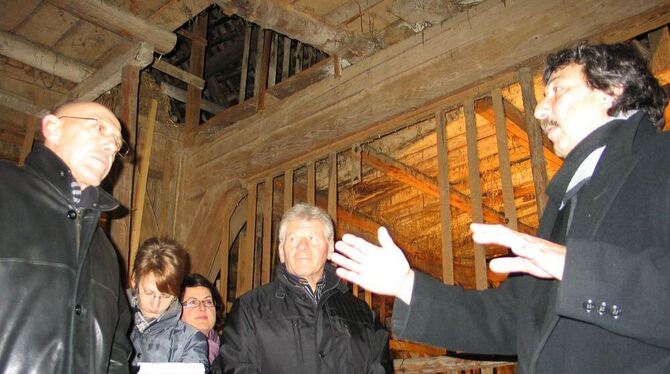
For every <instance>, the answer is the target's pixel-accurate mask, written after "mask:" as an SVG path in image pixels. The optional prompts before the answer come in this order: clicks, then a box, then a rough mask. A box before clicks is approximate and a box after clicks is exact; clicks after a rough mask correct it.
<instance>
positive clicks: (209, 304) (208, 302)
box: [181, 299, 214, 308]
mask: <svg viewBox="0 0 670 374" xmlns="http://www.w3.org/2000/svg"><path fill="white" fill-rule="evenodd" d="M201 304H202V306H204V307H205V308H214V300H212V299H205V300H198V299H188V300H186V301H184V302H183V303H181V306H183V307H184V308H199V307H200V305H201Z"/></svg>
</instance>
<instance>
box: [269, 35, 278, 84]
mask: <svg viewBox="0 0 670 374" xmlns="http://www.w3.org/2000/svg"><path fill="white" fill-rule="evenodd" d="M270 32H272V31H270ZM277 40H278V35H277V33H274V32H272V46H271V48H270V67H269V70H268V85H267V86H268V88H270V87H272V86H274V85H275V83H276V82H277V46H278V41H277Z"/></svg>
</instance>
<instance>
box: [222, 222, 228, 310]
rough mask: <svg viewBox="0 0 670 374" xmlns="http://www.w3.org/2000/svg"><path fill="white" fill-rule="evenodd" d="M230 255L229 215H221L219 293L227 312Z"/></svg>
mask: <svg viewBox="0 0 670 374" xmlns="http://www.w3.org/2000/svg"><path fill="white" fill-rule="evenodd" d="M229 257H230V217H223V228H222V230H221V243H220V244H219V264H220V270H219V277H220V283H219V294H220V295H221V300H223V307H224V308H225V309H226V312H228V302H227V301H228V258H229Z"/></svg>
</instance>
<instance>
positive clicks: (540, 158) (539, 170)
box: [519, 68, 547, 216]
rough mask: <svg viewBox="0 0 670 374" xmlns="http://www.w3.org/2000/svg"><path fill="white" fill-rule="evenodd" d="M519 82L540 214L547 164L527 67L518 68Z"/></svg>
mask: <svg viewBox="0 0 670 374" xmlns="http://www.w3.org/2000/svg"><path fill="white" fill-rule="evenodd" d="M519 83H520V84H521V96H522V98H523V107H524V112H525V115H526V130H527V131H528V143H529V146H530V166H531V169H532V170H533V184H534V185H535V203H536V204H537V215H538V216H542V212H544V207H545V206H546V205H547V195H545V193H544V191H545V189H546V187H547V164H546V162H545V161H544V153H543V151H542V131H541V130H540V126H539V125H538V123H537V120H536V119H535V117H534V116H533V111H534V110H535V106H536V105H537V102H536V100H535V88H534V87H533V76H532V74H531V72H530V69H529V68H522V69H520V70H519Z"/></svg>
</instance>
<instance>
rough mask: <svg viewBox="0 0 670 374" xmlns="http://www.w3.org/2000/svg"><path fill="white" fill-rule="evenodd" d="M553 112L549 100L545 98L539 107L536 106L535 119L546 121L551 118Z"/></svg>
mask: <svg viewBox="0 0 670 374" xmlns="http://www.w3.org/2000/svg"><path fill="white" fill-rule="evenodd" d="M550 112H551V109H550V108H549V102H548V100H547V98H546V97H545V98H544V99H542V100H540V101H539V102H538V103H537V105H536V106H535V113H534V115H535V118H537V119H539V120H540V121H542V120H545V119H547V118H549V114H550Z"/></svg>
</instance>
